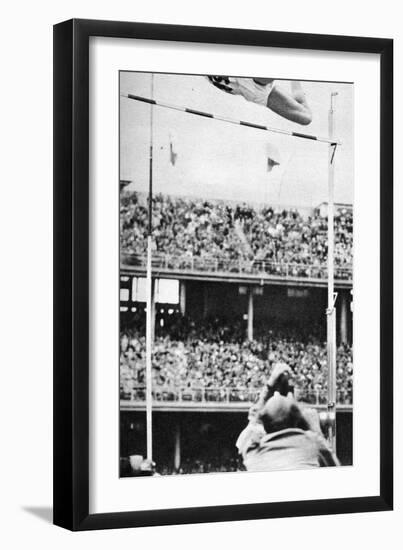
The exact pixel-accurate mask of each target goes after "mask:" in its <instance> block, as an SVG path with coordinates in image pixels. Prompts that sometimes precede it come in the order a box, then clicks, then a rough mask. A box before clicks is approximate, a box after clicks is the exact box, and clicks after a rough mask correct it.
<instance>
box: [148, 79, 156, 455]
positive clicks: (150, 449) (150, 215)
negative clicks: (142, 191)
mask: <svg viewBox="0 0 403 550" xmlns="http://www.w3.org/2000/svg"><path fill="white" fill-rule="evenodd" d="M153 97H154V74H153V73H151V98H153ZM153 115H154V106H153V105H150V159H149V163H150V169H149V184H148V232H147V278H146V285H147V286H146V295H147V314H146V427H147V428H146V430H147V459H148V460H152V456H153V424H152V407H153V392H152V383H153V380H152V355H151V354H152V348H153V333H154V331H153V326H152V322H153V315H152V309H153V296H152V294H153V284H152V264H151V254H152V229H153V227H152V225H153V223H152V220H153V133H154V132H153V130H154V129H153Z"/></svg>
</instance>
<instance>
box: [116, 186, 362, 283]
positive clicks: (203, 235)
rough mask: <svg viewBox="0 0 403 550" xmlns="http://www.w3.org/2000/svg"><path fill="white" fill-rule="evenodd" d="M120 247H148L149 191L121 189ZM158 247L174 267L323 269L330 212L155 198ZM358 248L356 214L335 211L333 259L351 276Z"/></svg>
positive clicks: (320, 273) (282, 271)
mask: <svg viewBox="0 0 403 550" xmlns="http://www.w3.org/2000/svg"><path fill="white" fill-rule="evenodd" d="M120 205H121V206H120V224H121V227H120V236H121V251H122V254H123V255H124V256H125V257H126V259H127V261H130V258H132V259H133V258H135V257H142V256H144V254H145V253H146V249H147V228H148V208H147V201H146V197H145V196H144V195H143V194H139V193H136V192H128V191H126V192H123V193H122V195H121V201H120ZM152 212H153V216H152V227H153V243H154V253H155V255H156V256H158V255H163V256H164V257H165V258H166V259H168V266H169V267H186V266H187V265H190V262H194V261H196V262H198V266H199V267H200V268H201V267H202V266H203V265H205V266H207V267H208V268H211V267H212V266H214V265H215V267H216V269H219V268H220V269H223V270H229V271H234V270H242V271H251V272H260V271H266V272H267V271H269V272H270V273H273V274H278V275H286V274H289V275H295V276H312V277H324V276H326V273H325V272H326V257H327V218H326V217H323V216H321V215H320V211H319V209H315V210H313V212H312V213H311V215H309V216H303V215H302V214H301V213H300V212H299V211H298V210H296V209H275V208H272V207H270V206H260V207H257V206H251V205H247V204H238V205H232V204H230V203H228V202H227V203H224V202H222V201H212V200H204V199H194V198H179V197H173V196H168V195H162V194H157V195H155V196H154V198H153V208H152ZM352 252H353V214H352V210H351V209H346V208H339V209H338V210H337V211H336V213H335V265H336V270H337V271H336V275H337V276H338V278H349V277H350V276H351V273H350V269H351V264H352Z"/></svg>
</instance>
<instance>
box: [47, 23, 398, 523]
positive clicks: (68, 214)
mask: <svg viewBox="0 0 403 550" xmlns="http://www.w3.org/2000/svg"><path fill="white" fill-rule="evenodd" d="M92 36H101V37H116V38H136V39H147V40H169V41H180V42H199V43H214V44H230V45H231V44H232V45H244V46H264V47H281V48H294V49H295V48H296V49H309V50H327V51H339V52H362V53H376V54H380V58H381V69H380V70H381V75H380V81H381V90H380V93H381V96H380V97H381V123H380V144H381V147H380V161H381V163H380V220H381V223H380V242H381V257H380V281H381V285H380V344H381V346H380V364H381V369H380V370H381V372H380V403H379V407H380V408H379V412H380V419H381V423H380V426H381V429H380V488H379V494H376V495H373V496H369V497H368V496H366V497H360V496H357V497H355V498H341V499H328V500H310V501H295V502H280V503H257V504H239V505H229V506H213V507H198V508H179V509H178V508H177V509H164V510H153V511H133V512H116V513H105V514H90V513H89V447H88V441H89V284H90V281H89V252H90V250H89V206H90V204H89V179H88V175H89V155H88V153H89V38H90V37H92ZM392 361H393V40H391V39H384V38H361V37H348V36H327V35H313V34H299V33H289V32H269V31H257V30H244V29H223V28H207V27H193V26H178V25H159V24H148V23H128V22H116V21H96V20H79V19H73V20H69V21H65V22H63V23H59V24H57V25H55V27H54V523H55V524H56V525H59V526H61V527H64V528H67V529H71V530H74V531H76V530H90V529H106V528H120V527H138V526H153V525H168V524H183V523H202V522H216V521H234V520H247V519H259V518H275V517H290V516H306V515H323V514H339V513H352V512H370V511H380V510H391V509H392V507H393V370H392V369H393V363H392Z"/></svg>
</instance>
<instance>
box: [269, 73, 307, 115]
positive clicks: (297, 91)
mask: <svg viewBox="0 0 403 550" xmlns="http://www.w3.org/2000/svg"><path fill="white" fill-rule="evenodd" d="M267 107H268V108H269V109H271V110H272V111H273V112H275V113H277V114H278V115H280V116H282V117H284V118H286V119H287V120H291V121H292V122H297V123H298V124H303V125H307V124H310V123H311V122H312V113H311V109H310V108H309V105H308V103H307V101H306V98H305V94H304V92H303V91H302V87H301V84H300V82H297V81H293V82H291V94H290V93H289V92H287V90H285V89H283V88H281V86H279V84H278V83H277V82H276V83H275V84H274V85H273V89H272V91H271V93H270V95H269V97H268V98H267Z"/></svg>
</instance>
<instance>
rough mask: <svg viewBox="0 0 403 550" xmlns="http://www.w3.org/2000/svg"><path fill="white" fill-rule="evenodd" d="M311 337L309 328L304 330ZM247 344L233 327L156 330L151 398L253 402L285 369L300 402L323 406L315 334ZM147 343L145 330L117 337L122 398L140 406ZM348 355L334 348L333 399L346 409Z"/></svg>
mask: <svg viewBox="0 0 403 550" xmlns="http://www.w3.org/2000/svg"><path fill="white" fill-rule="evenodd" d="M310 330H312V328H311V327H310ZM259 332H260V335H257V336H256V339H255V340H253V341H248V340H245V337H244V330H243V329H242V327H241V325H240V324H238V323H235V324H234V323H229V322H228V321H224V320H221V319H214V320H210V321H208V320H206V321H205V322H204V323H203V325H200V323H195V322H193V321H192V320H191V319H184V318H181V317H180V316H178V317H177V319H176V321H173V322H172V324H170V326H169V327H164V328H162V327H159V330H158V331H157V334H156V336H155V340H154V346H153V354H152V364H153V393H154V399H156V400H164V401H170V400H179V399H180V400H185V401H204V400H205V401H217V402H220V401H231V402H236V401H246V402H249V401H254V399H255V397H256V394H257V392H258V391H259V389H260V388H261V387H262V384H263V383H264V380H265V378H266V376H267V373H268V372H269V371H270V369H271V366H272V365H273V364H274V363H276V362H278V361H284V362H286V363H287V364H289V365H290V366H291V368H292V369H293V372H294V376H293V378H294V385H295V390H296V392H297V393H298V394H299V397H300V399H303V400H305V401H308V402H310V403H313V404H324V403H326V399H327V395H326V389H327V355H326V353H327V352H326V344H325V341H324V339H323V337H322V338H321V337H320V334H319V331H318V333H317V334H315V333H314V332H306V331H305V332H306V333H305V334H304V331H303V330H302V329H301V328H299V329H298V330H295V329H294V330H293V329H292V328H291V327H288V328H286V327H284V328H283V329H277V330H269V329H266V328H265V327H262V326H260V330H259ZM145 361H146V341H145V336H144V329H140V330H139V326H138V325H137V328H132V329H130V328H126V329H123V331H122V334H121V350H120V383H121V388H120V392H121V398H122V399H130V400H143V399H144V398H145V389H144V388H145V385H144V377H145ZM352 373H353V362H352V350H351V347H350V346H349V345H348V344H341V345H339V346H338V348H337V396H338V402H339V403H340V404H351V403H352Z"/></svg>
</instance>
